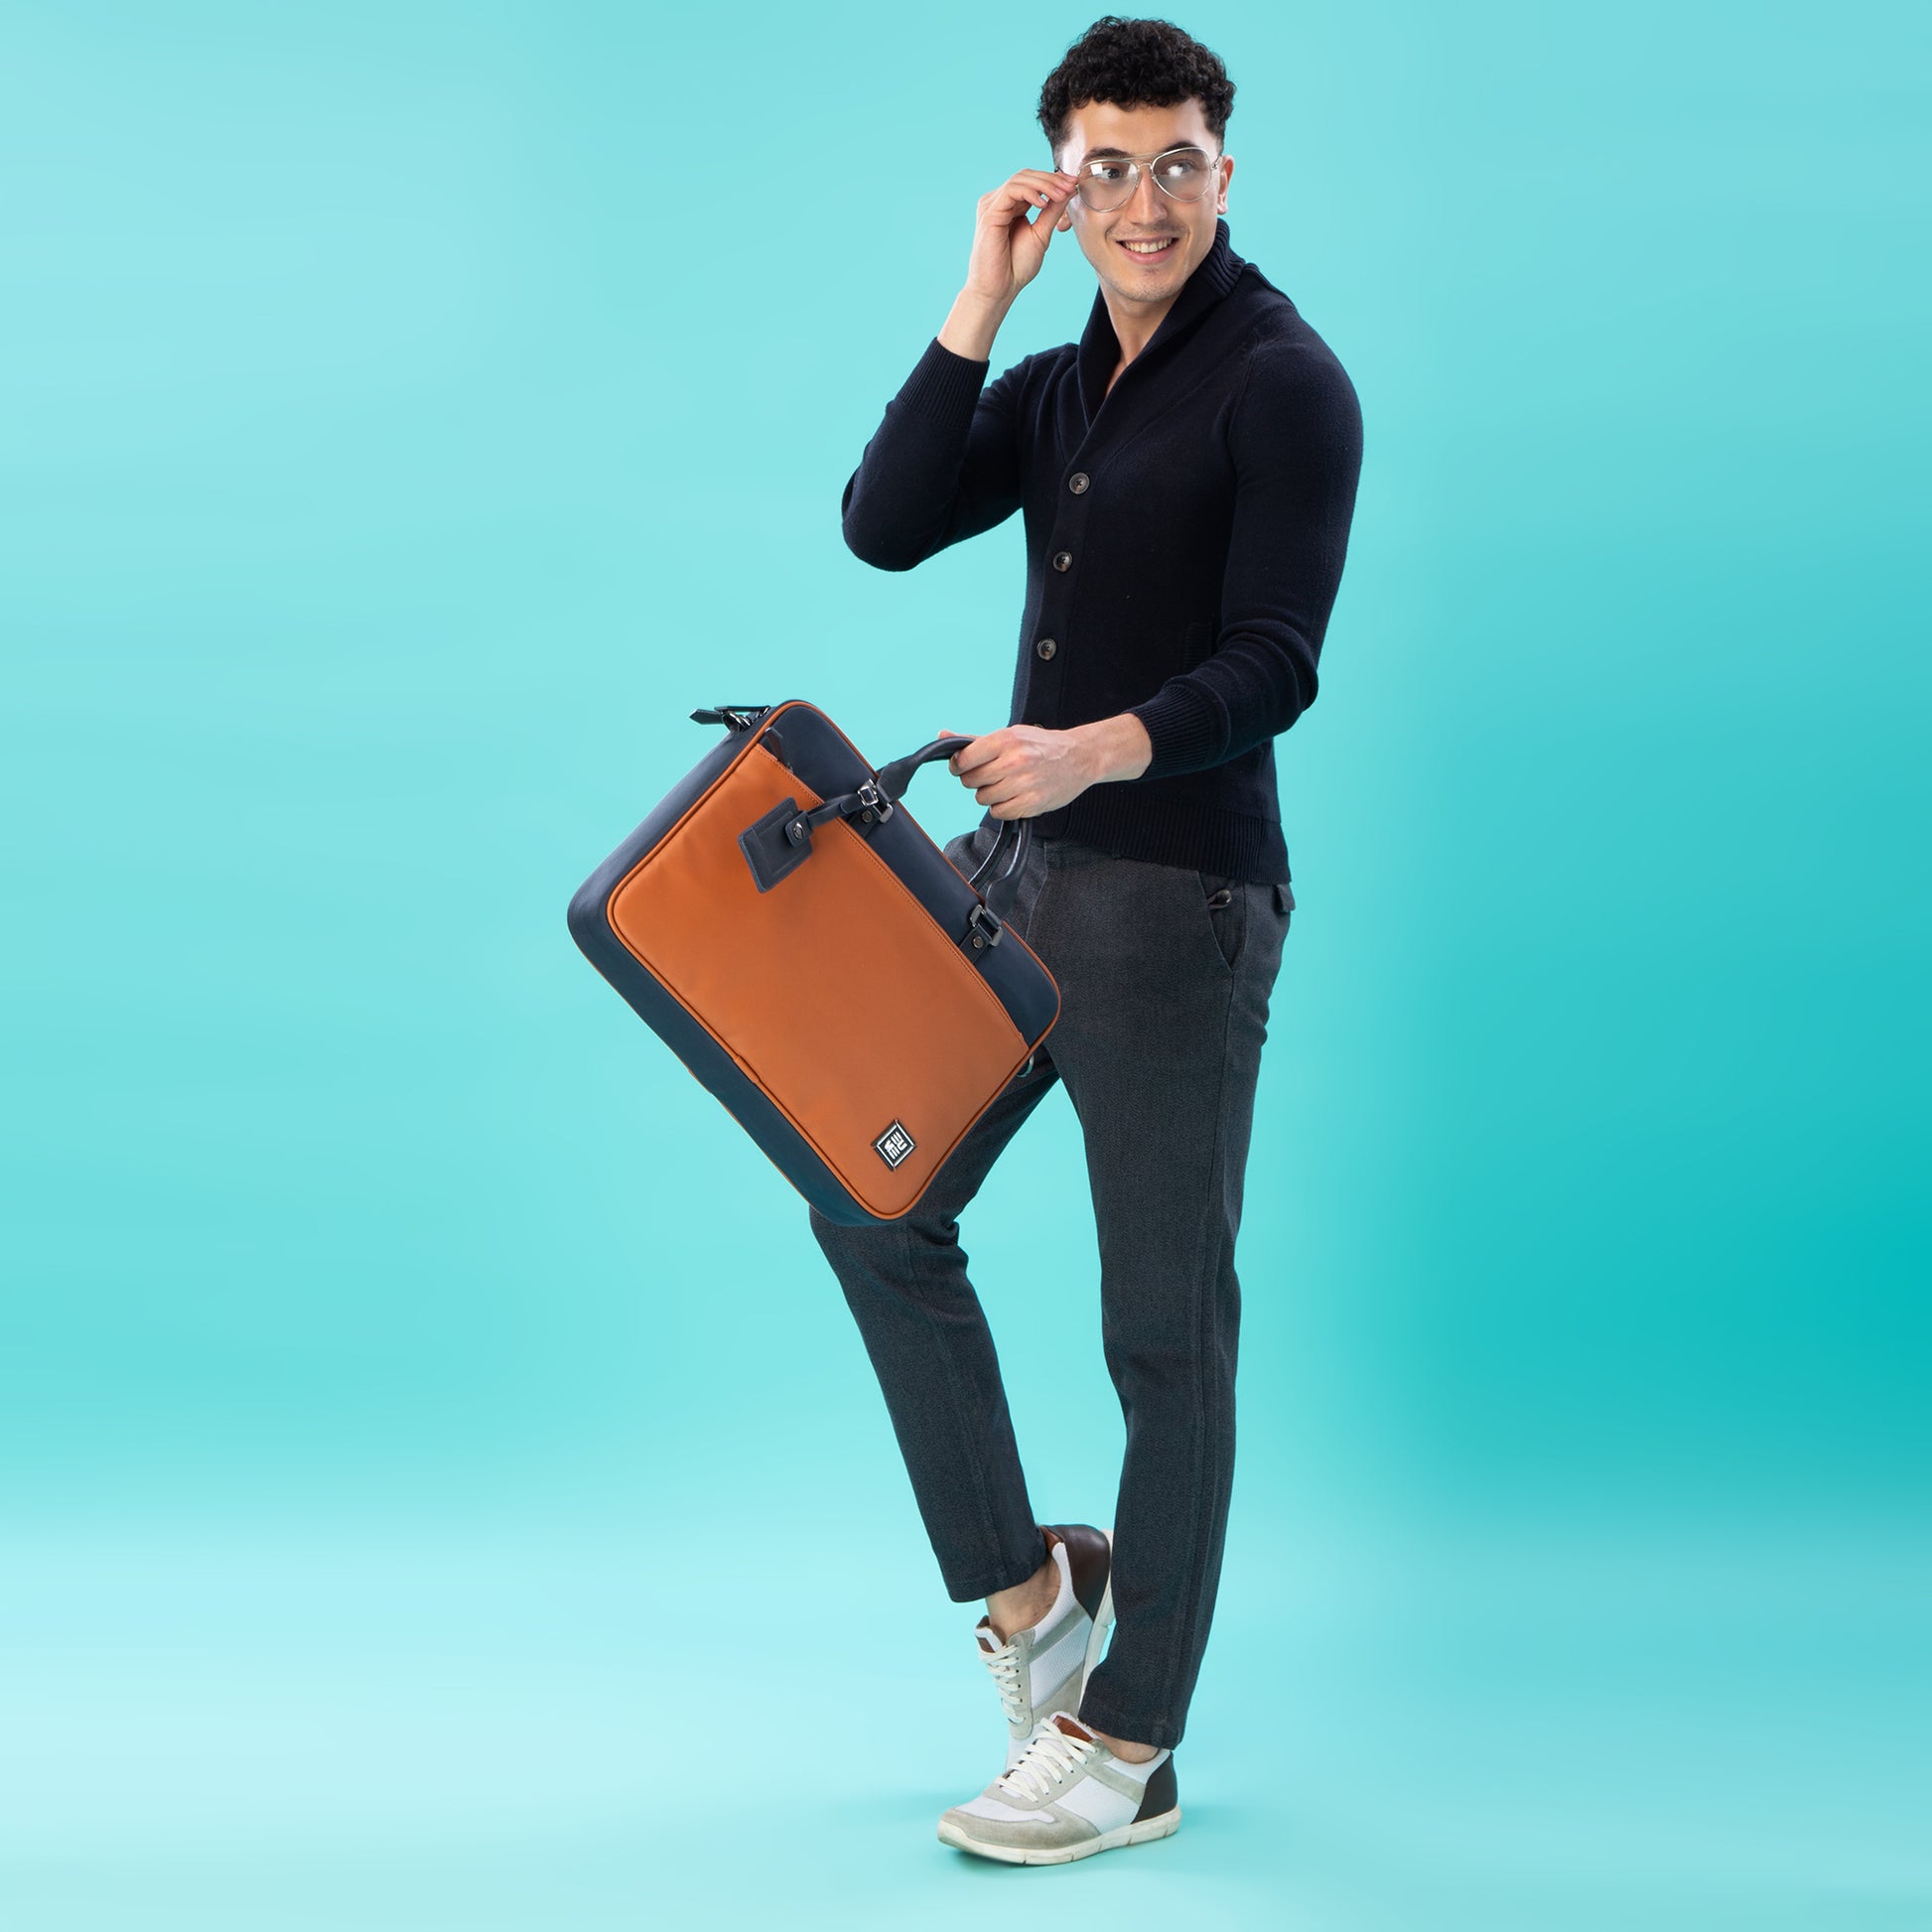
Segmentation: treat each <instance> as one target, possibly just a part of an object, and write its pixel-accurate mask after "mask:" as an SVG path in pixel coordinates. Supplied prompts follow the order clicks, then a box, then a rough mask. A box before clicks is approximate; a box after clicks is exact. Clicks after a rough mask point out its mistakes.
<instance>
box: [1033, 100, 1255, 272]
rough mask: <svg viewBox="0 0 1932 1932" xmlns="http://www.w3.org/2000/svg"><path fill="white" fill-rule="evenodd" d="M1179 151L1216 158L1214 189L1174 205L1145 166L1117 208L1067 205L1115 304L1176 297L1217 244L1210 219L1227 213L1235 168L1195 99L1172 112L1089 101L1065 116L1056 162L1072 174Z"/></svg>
mask: <svg viewBox="0 0 1932 1932" xmlns="http://www.w3.org/2000/svg"><path fill="white" fill-rule="evenodd" d="M1180 147H1196V148H1199V149H1201V150H1202V151H1203V152H1204V153H1206V154H1208V155H1209V156H1212V157H1216V158H1215V159H1214V161H1213V163H1212V167H1211V170H1210V173H1211V177H1212V183H1213V185H1212V186H1211V187H1210V188H1209V190H1208V192H1207V193H1206V194H1205V195H1203V196H1202V197H1201V198H1200V200H1199V201H1197V202H1176V201H1175V200H1173V197H1172V196H1170V195H1167V194H1164V193H1163V192H1162V191H1161V190H1160V189H1159V188H1157V187H1156V186H1155V184H1154V181H1153V178H1152V175H1151V173H1150V171H1149V170H1148V168H1147V167H1146V166H1145V164H1144V165H1143V166H1142V169H1141V178H1140V180H1139V182H1137V183H1136V184H1135V188H1134V193H1133V195H1132V196H1131V197H1130V198H1129V199H1128V200H1127V201H1126V202H1124V203H1122V204H1121V206H1120V207H1116V208H1109V209H1107V210H1106V211H1105V212H1104V213H1096V212H1095V211H1094V210H1093V209H1092V208H1090V207H1087V206H1086V204H1085V203H1084V202H1082V201H1081V200H1080V198H1079V197H1078V196H1077V195H1076V196H1075V197H1074V198H1073V200H1072V201H1071V203H1069V205H1068V206H1069V207H1070V208H1071V211H1072V217H1073V232H1074V233H1075V234H1076V235H1078V236H1079V238H1080V252H1081V253H1082V254H1084V255H1085V256H1086V258H1087V260H1088V261H1090V262H1091V263H1092V264H1093V270H1094V273H1095V274H1096V275H1098V276H1099V277H1100V280H1101V282H1102V283H1103V284H1104V285H1105V287H1106V288H1107V289H1108V290H1109V291H1110V292H1111V294H1112V296H1113V297H1114V299H1115V300H1116V301H1119V302H1124V303H1130V304H1146V305H1148V306H1149V307H1156V306H1163V307H1164V306H1165V305H1166V304H1168V303H1170V302H1172V301H1173V298H1174V297H1175V296H1176V295H1178V294H1179V293H1180V287H1181V284H1182V283H1183V282H1185V281H1186V279H1187V278H1188V276H1189V275H1191V274H1192V273H1193V272H1194V270H1195V269H1196V268H1198V267H1199V266H1200V263H1201V261H1202V259H1203V257H1205V255H1206V254H1207V251H1208V250H1209V249H1210V248H1212V247H1213V245H1214V220H1215V216H1216V215H1220V214H1225V213H1226V212H1227V206H1228V177H1229V176H1230V175H1232V174H1233V173H1234V163H1233V162H1232V161H1231V160H1230V159H1228V158H1227V157H1226V156H1225V155H1222V154H1221V152H1220V147H1221V144H1220V143H1219V142H1218V141H1217V140H1215V138H1214V137H1213V135H1211V134H1210V133H1209V132H1208V131H1207V121H1206V119H1205V117H1204V116H1203V114H1202V112H1201V104H1200V102H1199V101H1198V100H1183V101H1182V102H1181V103H1180V105H1179V106H1177V107H1116V106H1115V105H1114V104H1113V103H1112V102H1111V101H1105V100H1089V101H1083V102H1082V103H1081V104H1080V105H1079V106H1078V107H1076V108H1074V109H1073V111H1072V112H1071V113H1070V114H1069V115H1068V116H1067V119H1066V138H1065V140H1064V141H1063V142H1062V143H1061V145H1060V151H1059V154H1058V156H1057V157H1056V159H1057V161H1058V164H1059V166H1060V167H1062V168H1064V169H1067V170H1069V171H1070V172H1076V173H1077V172H1078V170H1079V168H1080V165H1081V164H1082V163H1083V162H1085V161H1091V160H1102V159H1105V158H1106V157H1107V156H1108V155H1109V154H1110V153H1111V154H1115V155H1136V156H1139V155H1153V154H1163V153H1165V152H1166V151H1167V150H1168V149H1169V148H1180ZM1135 244H1139V245H1138V246H1136V245H1135Z"/></svg>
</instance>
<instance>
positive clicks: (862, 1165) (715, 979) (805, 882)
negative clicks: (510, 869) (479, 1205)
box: [610, 745, 1027, 1216]
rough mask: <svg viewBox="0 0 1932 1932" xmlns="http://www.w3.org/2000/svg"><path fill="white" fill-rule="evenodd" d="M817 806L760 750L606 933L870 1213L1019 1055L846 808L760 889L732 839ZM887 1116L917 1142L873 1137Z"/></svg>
mask: <svg viewBox="0 0 1932 1932" xmlns="http://www.w3.org/2000/svg"><path fill="white" fill-rule="evenodd" d="M787 797H789V798H795V799H796V800H797V801H798V806H799V809H800V810H801V811H802V810H808V809H810V808H811V807H812V806H814V805H817V804H819V803H820V802H822V801H821V800H820V799H819V798H818V796H817V795H816V794H815V793H814V792H813V791H812V790H811V788H810V787H809V786H807V785H804V784H801V783H800V782H799V780H798V778H797V777H796V776H795V775H794V774H793V773H792V772H791V771H788V770H787V769H786V768H785V767H784V765H782V764H781V763H779V761H778V760H777V759H774V758H773V757H772V756H771V754H770V753H769V752H767V751H766V750H765V749H764V747H763V746H761V745H754V746H753V747H752V748H751V749H750V750H749V751H748V752H747V753H746V755H745V756H744V757H743V758H742V759H739V760H738V762H737V763H736V764H734V765H733V766H732V767H731V769H730V770H729V771H728V772H726V773H725V775H724V776H723V777H722V778H720V779H719V781H718V782H717V784H715V785H714V786H713V787H712V788H711V790H710V791H708V792H707V793H706V794H705V796H704V797H703V798H702V799H701V800H699V802H698V803H697V804H696V805H695V806H693V807H692V809H691V811H690V812H689V813H687V814H686V816H685V817H684V818H683V819H682V820H680V821H679V823H678V825H677V826H676V827H675V829H674V830H673V831H672V832H671V833H670V835H669V836H668V837H667V838H666V839H665V840H664V842H663V843H662V844H660V845H658V846H657V847H655V848H654V849H653V850H652V851H650V852H648V853H646V854H645V856H644V857H643V858H642V859H640V860H639V861H638V862H637V866H636V868H635V870H634V871H632V872H631V873H630V874H629V876H628V877H627V878H626V879H625V880H624V881H623V883H622V884H621V886H620V887H619V888H618V890H617V891H616V892H615V893H613V894H612V896H611V904H610V917H611V926H612V929H613V930H614V931H615V932H616V933H617V935H618V937H619V938H620V939H621V940H622V941H623V943H624V944H625V945H626V946H628V947H629V948H630V950H631V951H632V952H633V953H635V954H636V955H637V957H638V959H639V960H641V961H642V962H643V964H644V965H645V966H647V967H648V968H649V969H650V971H651V972H652V973H654V974H655V975H656V976H657V978H658V979H659V980H660V981H662V982H663V984H664V985H665V986H667V987H668V988H669V989H670V990H671V992H672V993H674V994H675V995H676V996H677V997H678V999H679V1000H681V1001H682V1002H683V1003H684V1005H685V1006H686V1007H688V1008H689V1009H690V1010H691V1012H692V1013H693V1014H694V1015H696V1017H697V1018H698V1019H699V1020H700V1021H701V1022H702V1023H703V1024H704V1025H705V1027H706V1028H708V1029H709V1031H710V1032H711V1033H712V1035H714V1036H715V1037H716V1038H717V1039H719V1040H720V1041H721V1042H722V1043H723V1044H724V1045H725V1046H726V1047H727V1048H729V1050H730V1051H731V1053H732V1054H733V1055H734V1057H735V1058H736V1059H737V1060H738V1062H739V1064H740V1065H741V1066H743V1067H744V1068H745V1070H746V1071H747V1072H748V1073H749V1074H750V1075H751V1076H752V1078H753V1079H754V1080H756V1081H757V1082H758V1084H759V1086H760V1087H762V1088H763V1089H764V1091H765V1092H766V1093H767V1094H768V1095H769V1096H770V1097H771V1099H772V1100H773V1102H775V1104H776V1105H777V1106H778V1108H779V1109H780V1111H781V1112H783V1113H784V1114H785V1116H786V1117H787V1118H788V1119H789V1120H790V1121H791V1123H792V1125H793V1126H794V1127H796V1128H797V1129H798V1130H799V1132H800V1133H801V1134H803V1135H804V1136H805V1138H806V1139H807V1140H808V1141H810V1142H811V1143H812V1145H813V1146H814V1147H815V1148H816V1149H817V1150H818V1152H819V1155H820V1156H821V1158H822V1159H823V1160H824V1161H825V1163H826V1165H827V1166H828V1167H829V1168H830V1169H831V1170H832V1171H833V1172H834V1173H837V1174H838V1175H839V1177H840V1179H841V1180H843V1181H844V1182H845V1184H846V1185H847V1186H848V1187H849V1188H850V1189H851V1190H852V1192H853V1194H854V1195H855V1196H856V1197H857V1198H858V1199H859V1200H860V1201H861V1202H862V1203H863V1204H864V1206H865V1207H866V1209H867V1210H868V1211H869V1212H870V1213H874V1214H879V1215H884V1216H893V1215H897V1214H900V1213H903V1212H904V1211H905V1209H906V1208H907V1207H909V1206H910V1205H911V1203H912V1202H913V1201H914V1200H915V1199H916V1198H917V1197H918V1195H919V1193H920V1192H921V1191H922V1190H923V1188H924V1187H925V1184H926V1182H927V1181H928V1180H929V1179H930V1178H931V1177H932V1174H933V1173H934V1171H935V1170H936V1169H937V1168H938V1166H939V1164H940V1162H942V1161H943V1160H944V1159H945V1158H946V1156H947V1155H948V1154H949V1153H950V1152H951V1151H952V1148H953V1146H954V1145H955V1143H956V1142H957V1141H958V1139H959V1137H960V1135H961V1134H963V1133H964V1132H965V1131H966V1129H967V1128H968V1127H969V1126H970V1125H971V1124H972V1122H973V1120H974V1119H975V1118H976V1117H977V1116H978V1115H979V1114H980V1112H981V1111H982V1110H983V1109H984V1108H985V1106H986V1105H987V1103H988V1102H989V1101H990V1100H991V1098H992V1097H993V1095H994V1094H995V1093H996V1092H997V1091H998V1090H999V1089H1000V1088H1001V1087H1002V1086H1004V1085H1005V1084H1006V1081H1007V1080H1008V1078H1010V1077H1011V1076H1012V1074H1013V1073H1014V1072H1015V1071H1017V1069H1018V1068H1019V1066H1020V1064H1021V1062H1022V1061H1023V1060H1024V1059H1025V1058H1026V1054H1027V1042H1026V1041H1025V1040H1024V1039H1023V1038H1022V1037H1021V1035H1020V1031H1019V1029H1018V1028H1017V1027H1015V1026H1014V1024H1013V1022H1012V1020H1011V1019H1010V1018H1009V1017H1008V1014H1007V1011H1006V1008H1005V1007H1003V1006H1002V1005H1001V1004H1000V1001H999V999H998V997H997V996H996V995H995V994H994V993H993V991H992V989H991V988H990V987H988V986H987V984H986V983H985V981H984V980H982V979H981V978H980V975H979V971H978V969H977V968H976V967H975V966H974V965H973V963H972V961H971V960H970V959H968V958H967V957H966V955H965V954H964V953H963V952H962V951H961V950H960V948H959V946H958V945H957V944H956V943H955V942H954V941H953V940H951V939H949V938H948V937H947V936H946V935H945V934H944V933H943V932H941V931H940V929H939V927H938V926H937V924H936V923H935V922H934V921H933V919H932V917H931V915H930V914H929V913H928V912H927V911H926V910H925V908H924V907H923V906H922V905H921V904H920V903H919V902H918V900H917V899H916V898H914V897H913V896H912V894H911V893H910V892H909V891H908V890H907V889H906V887H905V886H904V885H903V884H901V883H900V881H899V878H898V876H897V873H895V872H894V871H893V870H892V869H891V867H889V866H888V865H887V864H886V863H885V861H884V860H882V859H881V858H880V857H879V856H878V855H877V854H876V853H874V852H873V851H872V849H871V848H870V847H869V846H868V845H867V844H866V842H865V840H864V839H863V838H861V837H860V835H859V834H858V833H856V832H855V831H853V830H852V828H851V827H850V826H848V825H846V824H845V823H844V822H843V821H842V820H834V821H833V822H832V823H830V824H828V825H821V826H820V827H819V828H818V830H817V831H816V832H814V833H813V834H812V852H811V856H810V857H809V858H808V859H806V860H805V861H804V863H803V864H801V865H799V866H798V867H796V868H795V869H794V870H793V871H792V872H790V873H789V874H787V875H786V877H785V878H783V879H781V880H779V882H778V883H777V884H776V885H775V886H773V887H772V888H771V890H770V891H769V892H765V893H760V892H759V889H758V885H757V882H756V881H755V880H754V879H753V877H752V869H751V867H750V866H749V865H748V864H747V863H746V859H745V854H744V853H743V851H741V850H740V848H739V844H738V835H739V833H741V832H742V831H744V830H745V828H746V827H747V826H749V825H750V824H751V823H752V822H753V821H754V820H755V819H757V818H759V817H760V816H762V814H764V813H765V812H767V811H769V810H770V809H771V808H772V806H774V805H776V804H777V803H778V802H779V801H780V800H781V799H784V798H787ZM896 1121H897V1123H898V1124H899V1126H900V1127H902V1128H903V1130H904V1132H905V1134H906V1135H907V1136H909V1137H910V1139H911V1142H912V1152H911V1153H909V1154H907V1155H905V1156H904V1158H903V1159H902V1161H901V1162H900V1164H899V1165H898V1166H897V1168H894V1167H889V1166H888V1165H887V1163H886V1161H885V1160H884V1159H883V1158H882V1157H881V1155H880V1154H879V1152H878V1151H877V1149H876V1148H875V1145H874V1143H875V1142H877V1141H878V1140H879V1139H880V1137H881V1136H882V1135H885V1134H886V1133H887V1132H888V1131H889V1130H890V1129H891V1128H892V1126H893V1124H894V1122H896Z"/></svg>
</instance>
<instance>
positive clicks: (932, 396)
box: [894, 336, 993, 423]
mask: <svg viewBox="0 0 1932 1932" xmlns="http://www.w3.org/2000/svg"><path fill="white" fill-rule="evenodd" d="M992 366H993V365H992V363H991V362H990V361H987V362H974V361H970V360H968V359H967V357H965V356H964V355H955V354H954V353H953V352H952V350H951V349H949V348H948V347H947V346H946V345H945V344H944V343H942V342H941V341H940V340H939V338H938V337H937V336H935V337H933V339H932V341H931V342H930V343H928V344H927V345H926V351H925V353H924V354H923V355H921V356H920V357H919V359H918V360H917V361H916V362H915V363H914V364H913V365H912V373H911V374H910V375H908V376H907V377H906V378H905V382H904V385H903V386H902V387H901V388H900V390H899V392H898V394H897V397H896V398H895V399H894V400H895V401H896V402H897V404H898V406H899V408H901V409H909V410H910V411H911V412H912V413H913V414H914V415H915V416H923V417H926V418H927V419H929V420H930V421H932V422H940V423H943V422H952V421H957V420H961V419H963V420H965V421H967V422H970V421H971V420H972V415H973V407H974V405H975V404H976V403H977V402H978V401H979V398H980V391H981V390H982V389H983V388H985V386H986V372H987V370H988V369H990V368H991V367H992Z"/></svg>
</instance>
